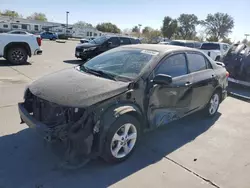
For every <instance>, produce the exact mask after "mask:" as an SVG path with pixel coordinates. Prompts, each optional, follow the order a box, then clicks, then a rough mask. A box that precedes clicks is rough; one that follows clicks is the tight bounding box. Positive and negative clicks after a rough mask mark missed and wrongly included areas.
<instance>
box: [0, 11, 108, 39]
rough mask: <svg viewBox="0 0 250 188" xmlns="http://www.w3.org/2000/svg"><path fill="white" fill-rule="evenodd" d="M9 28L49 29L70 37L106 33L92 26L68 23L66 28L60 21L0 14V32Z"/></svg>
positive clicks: (95, 35) (94, 35)
mask: <svg viewBox="0 0 250 188" xmlns="http://www.w3.org/2000/svg"><path fill="white" fill-rule="evenodd" d="M11 30H25V31H27V32H29V33H33V34H39V33H41V32H43V31H51V32H56V33H57V34H58V35H60V34H67V35H68V36H70V37H75V38H87V39H88V38H93V37H97V36H102V35H106V33H103V32H101V31H98V30H97V29H96V28H94V27H84V28H76V27H74V26H73V25H68V28H67V27H66V24H62V23H56V22H44V21H39V20H30V19H24V18H13V17H10V16H0V33H3V32H8V31H11Z"/></svg>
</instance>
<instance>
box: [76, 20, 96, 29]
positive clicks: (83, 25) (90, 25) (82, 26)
mask: <svg viewBox="0 0 250 188" xmlns="http://www.w3.org/2000/svg"><path fill="white" fill-rule="evenodd" d="M74 27H77V28H85V27H93V26H92V24H90V23H86V22H83V21H78V22H76V23H74Z"/></svg>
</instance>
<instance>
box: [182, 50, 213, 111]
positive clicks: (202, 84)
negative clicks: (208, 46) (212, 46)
mask: <svg viewBox="0 0 250 188" xmlns="http://www.w3.org/2000/svg"><path fill="white" fill-rule="evenodd" d="M186 54H187V60H188V70H189V72H190V75H191V76H192V83H191V84H192V88H193V97H192V101H191V110H196V109H199V108H201V107H203V106H204V105H206V104H207V102H208V101H209V99H210V97H211V96H212V93H213V91H214V86H215V85H216V75H215V72H214V70H213V69H212V66H211V64H210V61H209V60H208V59H207V58H206V57H205V56H204V55H203V54H202V53H200V52H188V53H186Z"/></svg>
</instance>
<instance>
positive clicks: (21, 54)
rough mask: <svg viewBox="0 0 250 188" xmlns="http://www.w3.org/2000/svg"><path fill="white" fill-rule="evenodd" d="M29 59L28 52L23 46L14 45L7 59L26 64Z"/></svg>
mask: <svg viewBox="0 0 250 188" xmlns="http://www.w3.org/2000/svg"><path fill="white" fill-rule="evenodd" d="M27 59H28V53H27V51H26V49H25V48H23V47H13V48H10V49H9V50H8V52H7V60H8V61H9V62H10V63H12V64H14V65H19V64H24V63H26V62H27Z"/></svg>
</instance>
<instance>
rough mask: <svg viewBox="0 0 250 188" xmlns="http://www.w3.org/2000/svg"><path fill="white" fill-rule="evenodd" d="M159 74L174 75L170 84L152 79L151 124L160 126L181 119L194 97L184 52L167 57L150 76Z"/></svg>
mask: <svg viewBox="0 0 250 188" xmlns="http://www.w3.org/2000/svg"><path fill="white" fill-rule="evenodd" d="M157 74H166V75H169V76H172V83H170V84H168V85H164V84H154V83H152V81H150V83H149V84H148V85H149V89H148V111H147V113H148V114H147V115H148V119H149V122H150V125H151V126H153V127H159V126H161V125H165V124H167V123H169V122H171V121H173V120H176V119H179V118H181V117H182V116H184V115H185V114H186V113H188V112H189V110H190V104H191V99H192V92H193V90H192V87H191V85H190V83H192V77H191V76H190V75H189V74H188V68H187V60H186V55H185V54H184V53H178V54H174V55H171V56H168V57H166V58H165V59H164V60H163V61H162V62H161V63H159V65H158V66H157V67H156V69H155V70H154V71H153V74H152V75H151V76H150V77H151V78H152V79H153V78H154V76H155V75H157Z"/></svg>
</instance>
